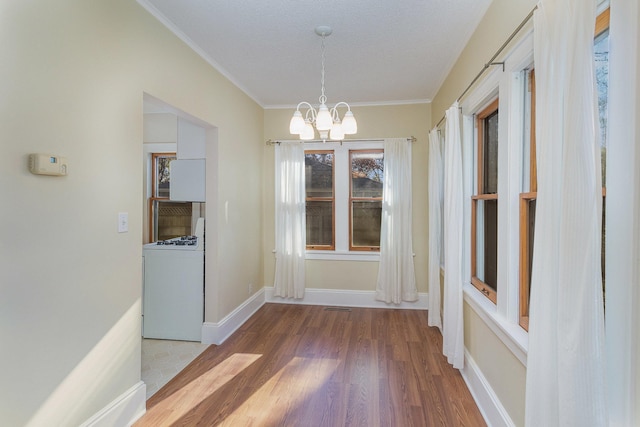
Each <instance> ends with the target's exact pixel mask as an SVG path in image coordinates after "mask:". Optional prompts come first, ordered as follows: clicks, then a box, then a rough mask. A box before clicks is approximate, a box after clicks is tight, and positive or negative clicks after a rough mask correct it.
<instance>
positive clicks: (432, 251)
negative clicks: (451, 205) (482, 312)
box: [427, 128, 444, 331]
mask: <svg viewBox="0 0 640 427" xmlns="http://www.w3.org/2000/svg"><path fill="white" fill-rule="evenodd" d="M442 169H443V165H442V152H441V149H440V132H439V131H438V129H437V128H434V129H433V130H432V131H431V132H429V312H428V319H427V322H428V325H429V326H437V327H438V329H440V330H441V331H442V317H441V313H440V304H441V297H440V258H441V253H440V250H441V248H440V245H441V243H442V231H443V230H442V202H443V191H444V188H443V187H444V182H443V176H442Z"/></svg>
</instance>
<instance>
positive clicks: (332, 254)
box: [276, 140, 384, 262]
mask: <svg viewBox="0 0 640 427" xmlns="http://www.w3.org/2000/svg"><path fill="white" fill-rule="evenodd" d="M304 148H305V152H306V151H310V150H333V151H334V168H335V171H334V197H335V206H334V209H335V212H334V221H335V222H334V232H335V238H334V243H335V249H334V250H316V249H307V250H306V252H305V258H306V259H308V260H328V261H364V262H378V261H380V252H379V251H350V250H349V227H350V224H349V211H350V210H349V191H350V190H349V186H350V183H349V180H350V178H351V174H350V171H351V168H350V164H349V150H374V149H384V142H383V141H380V140H377V141H372V140H362V141H349V142H344V143H339V142H329V141H327V142H326V143H323V142H306V143H305V146H304ZM276 168H277V165H276ZM276 173H277V169H276Z"/></svg>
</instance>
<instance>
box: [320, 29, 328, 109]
mask: <svg viewBox="0 0 640 427" xmlns="http://www.w3.org/2000/svg"><path fill="white" fill-rule="evenodd" d="M324 38H325V35H324V33H322V75H321V77H320V89H321V95H320V98H319V101H320V104H326V102H327V96H326V95H325V94H324Z"/></svg>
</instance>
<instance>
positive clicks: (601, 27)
mask: <svg viewBox="0 0 640 427" xmlns="http://www.w3.org/2000/svg"><path fill="white" fill-rule="evenodd" d="M594 54H595V62H596V86H597V89H598V116H599V121H600V153H601V156H602V158H601V161H602V250H601V259H602V261H601V264H602V291H603V293H604V291H605V283H606V282H605V274H604V271H605V270H604V268H605V255H606V248H605V236H606V228H605V218H606V200H607V190H606V183H607V168H606V165H607V121H608V120H607V119H608V114H607V105H608V99H609V9H606V10H605V11H604V12H602V13H601V14H600V15H598V18H597V20H596V36H595V42H594Z"/></svg>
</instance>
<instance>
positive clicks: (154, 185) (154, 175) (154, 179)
mask: <svg viewBox="0 0 640 427" xmlns="http://www.w3.org/2000/svg"><path fill="white" fill-rule="evenodd" d="M163 157H170V158H173V159H174V160H175V159H177V158H178V156H177V152H175V151H173V152H166V153H151V197H149V202H148V203H149V208H148V212H149V240H150V241H151V242H154V241H155V239H156V235H155V220H154V218H155V213H156V212H155V204H156V202H161V201H168V200H170V197H160V196H158V159H159V158H163Z"/></svg>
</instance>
